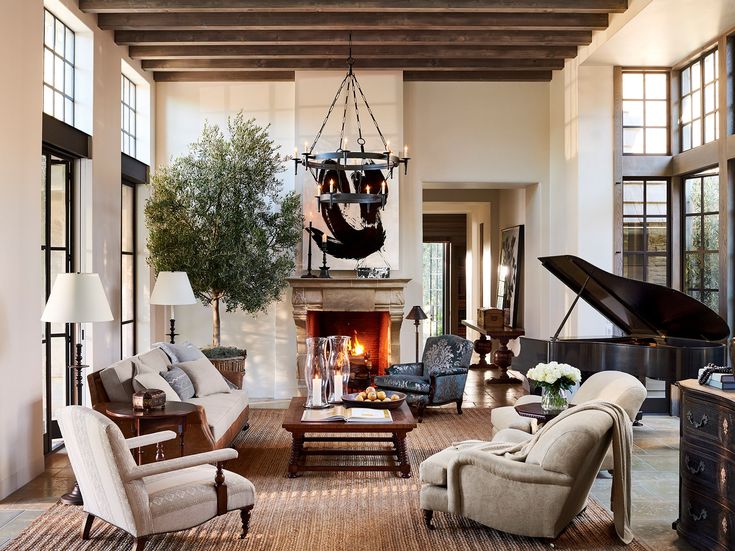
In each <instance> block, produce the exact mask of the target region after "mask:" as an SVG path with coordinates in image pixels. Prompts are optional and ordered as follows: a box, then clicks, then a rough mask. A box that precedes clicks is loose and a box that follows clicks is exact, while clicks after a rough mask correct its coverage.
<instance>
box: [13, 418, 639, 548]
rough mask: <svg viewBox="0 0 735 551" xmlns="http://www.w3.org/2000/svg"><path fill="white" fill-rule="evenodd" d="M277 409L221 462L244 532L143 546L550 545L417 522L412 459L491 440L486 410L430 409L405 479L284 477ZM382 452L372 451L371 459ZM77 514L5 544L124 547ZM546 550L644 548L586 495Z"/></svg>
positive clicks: (283, 439)
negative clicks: (250, 505)
mask: <svg viewBox="0 0 735 551" xmlns="http://www.w3.org/2000/svg"><path fill="white" fill-rule="evenodd" d="M283 413H284V412H283V411H281V410H254V411H252V413H251V418H250V427H251V428H250V429H249V430H248V431H247V432H246V433H242V434H241V435H240V436H239V437H238V439H237V440H236V442H235V444H234V445H235V447H236V448H237V449H238V450H239V451H240V457H239V458H238V459H237V460H236V461H233V462H231V463H230V464H229V465H228V469H230V470H234V471H236V472H238V473H241V474H243V475H244V476H246V477H247V478H249V479H250V480H251V481H252V482H253V483H254V484H255V488H256V491H257V502H256V505H255V509H254V510H253V516H252V521H251V523H250V535H249V536H248V538H247V539H246V540H240V539H238V536H239V532H240V517H239V514H238V513H237V512H233V513H230V514H228V515H225V516H223V517H219V518H217V519H214V520H212V521H210V522H208V523H205V524H204V525H202V526H200V527H198V528H194V529H192V530H189V531H186V532H177V533H174V534H168V535H164V536H155V537H153V538H151V540H149V542H148V545H146V550H150V551H161V550H176V551H178V550H182V551H183V550H192V551H203V550H210V549H211V550H218V551H240V550H242V551H254V550H288V551H306V550H314V551H317V550H319V551H337V550H339V551H341V550H345V551H353V550H354V551H363V550H364V551H374V550H375V551H377V550H380V551H386V550H388V551H391V550H400V551H411V550H421V551H429V550H437V551H443V550H448V549H461V550H469V549H473V550H474V549H478V550H479V549H483V550H498V551H514V550H549V549H550V548H551V546H550V545H549V543H547V542H544V541H542V540H535V539H533V538H524V537H518V536H512V535H509V534H504V533H502V532H497V531H495V530H492V529H490V528H487V527H485V526H482V525H480V524H477V523H475V522H473V521H470V520H467V519H463V518H460V517H457V516H454V515H448V514H443V513H436V514H435V515H434V524H435V526H436V530H433V531H429V530H427V529H426V528H425V527H424V525H423V518H422V514H421V511H420V509H419V503H418V494H419V488H420V484H419V481H418V465H419V463H420V462H421V461H422V460H423V459H425V458H426V457H428V456H429V455H431V454H432V453H434V452H436V451H438V450H441V449H443V448H445V447H446V446H448V445H450V444H451V443H452V442H456V441H458V440H466V439H487V438H489V436H490V435H489V432H490V429H489V419H490V414H489V410H487V409H466V410H465V412H464V415H461V416H459V415H457V414H456V413H455V410H453V409H434V410H432V411H431V413H429V414H428V415H427V416H426V418H425V419H424V422H423V423H422V424H420V425H419V427H418V429H416V430H415V431H413V432H411V433H410V434H409V436H408V445H409V453H410V459H411V467H412V470H413V474H414V476H413V477H412V478H410V479H408V480H404V479H400V478H398V477H396V476H394V475H393V474H391V473H306V474H304V475H303V476H302V477H300V478H296V479H289V478H286V476H285V473H286V466H287V464H288V457H289V452H290V434H288V433H286V432H285V431H284V430H282V429H281V426H280V425H281V420H282V417H283ZM365 445H366V446H368V445H369V444H365ZM321 459H322V458H320V460H321ZM363 460H364V458H363ZM381 460H382V459H380V458H376V461H381ZM549 506H550V507H553V504H549ZM83 518H84V514H83V513H82V511H81V508H80V507H69V506H64V505H55V506H53V507H52V508H51V509H49V511H48V512H46V513H45V514H43V515H42V516H40V517H39V518H38V519H36V520H35V521H34V522H33V523H32V524H31V525H30V526H29V527H28V528H27V529H26V530H25V531H23V532H22V533H21V534H20V535H19V536H18V537H17V538H16V539H14V540H13V541H11V542H9V544H8V545H7V547H6V548H5V549H6V550H24V551H25V550H39V551H40V550H53V551H57V550H59V551H60V550H65V551H66V550H69V551H72V550H85V551H98V550H99V551H113V550H114V551H118V550H127V549H130V546H131V544H132V538H131V537H130V536H128V535H127V534H125V533H123V532H122V531H121V530H118V529H116V528H113V527H111V526H109V525H107V524H105V523H103V522H101V521H96V522H95V525H94V528H93V530H92V539H91V540H90V541H88V542H83V541H82V540H81V539H80V538H79V530H80V526H81V523H82V520H83ZM554 548H555V549H570V550H582V549H584V550H600V551H602V550H613V549H627V550H629V551H641V550H647V549H648V547H646V546H645V545H643V544H642V543H640V542H638V541H633V543H631V544H630V545H629V546H627V547H626V546H624V545H622V544H620V542H619V541H618V540H617V538H616V537H615V532H614V530H613V524H612V518H611V516H610V514H609V513H608V512H607V511H606V510H605V509H603V507H602V506H601V505H600V504H599V503H597V502H596V501H594V500H593V499H590V500H589V505H588V507H587V509H586V510H585V511H584V512H583V513H582V514H580V515H579V516H578V517H577V519H575V520H574V522H572V524H571V525H570V526H569V527H568V528H567V529H566V530H565V531H564V532H563V533H562V534H561V536H560V537H559V538H558V539H557V540H556V541H555V542H554Z"/></svg>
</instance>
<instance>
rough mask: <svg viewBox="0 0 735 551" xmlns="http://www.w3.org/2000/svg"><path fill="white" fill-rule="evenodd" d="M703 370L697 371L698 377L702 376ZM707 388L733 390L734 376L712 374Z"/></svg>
mask: <svg viewBox="0 0 735 551" xmlns="http://www.w3.org/2000/svg"><path fill="white" fill-rule="evenodd" d="M703 371H704V369H700V370H699V376H700V377H701V376H702V372H703ZM707 386H711V387H714V388H719V389H720V390H735V375H733V374H732V373H713V374H712V376H711V377H710V379H709V381H707Z"/></svg>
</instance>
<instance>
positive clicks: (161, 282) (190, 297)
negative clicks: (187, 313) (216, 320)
mask: <svg viewBox="0 0 735 551" xmlns="http://www.w3.org/2000/svg"><path fill="white" fill-rule="evenodd" d="M196 301H197V299H196V297H195V296H194V291H192V289H191V283H189V276H187V275H186V272H158V277H157V278H156V284H155V285H154V286H153V292H152V293H151V304H159V305H162V306H170V307H171V319H170V320H169V331H170V332H169V333H166V334H167V335H168V337H169V339H170V342H171V344H175V340H176V335H177V333H176V316H175V313H174V307H175V306H182V305H184V304H196Z"/></svg>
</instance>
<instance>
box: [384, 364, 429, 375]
mask: <svg viewBox="0 0 735 551" xmlns="http://www.w3.org/2000/svg"><path fill="white" fill-rule="evenodd" d="M385 372H386V373H387V374H388V375H423V374H424V364H423V363H422V362H419V363H409V364H393V365H392V366H390V367H389V368H388V369H386V370H385Z"/></svg>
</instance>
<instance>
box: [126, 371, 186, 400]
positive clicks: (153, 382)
mask: <svg viewBox="0 0 735 551" xmlns="http://www.w3.org/2000/svg"><path fill="white" fill-rule="evenodd" d="M133 388H134V389H135V391H136V392H140V391H141V390H150V389H154V388H155V389H158V390H163V391H164V392H165V393H166V401H167V402H178V401H179V395H178V394H176V391H175V390H174V389H173V388H171V385H170V384H168V383H167V382H166V380H165V379H164V378H163V377H161V375H159V374H158V373H150V372H147V371H146V372H143V373H138V374H137V375H136V376H135V377H133Z"/></svg>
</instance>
